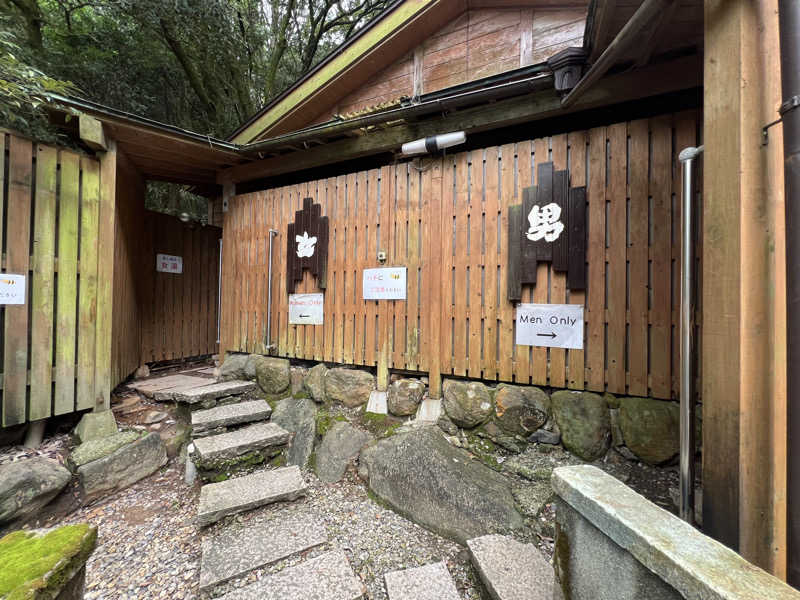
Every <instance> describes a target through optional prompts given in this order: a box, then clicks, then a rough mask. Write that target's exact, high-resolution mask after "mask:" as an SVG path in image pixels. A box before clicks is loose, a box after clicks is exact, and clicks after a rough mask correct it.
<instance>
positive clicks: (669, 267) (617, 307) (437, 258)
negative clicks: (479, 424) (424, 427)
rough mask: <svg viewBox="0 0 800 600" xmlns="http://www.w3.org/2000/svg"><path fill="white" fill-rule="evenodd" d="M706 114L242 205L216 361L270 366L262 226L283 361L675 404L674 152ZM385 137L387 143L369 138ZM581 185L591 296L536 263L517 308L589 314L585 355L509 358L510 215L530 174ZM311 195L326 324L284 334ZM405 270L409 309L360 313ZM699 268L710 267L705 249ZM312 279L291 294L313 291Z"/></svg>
mask: <svg viewBox="0 0 800 600" xmlns="http://www.w3.org/2000/svg"><path fill="white" fill-rule="evenodd" d="M697 118H698V115H697V114H696V113H694V112H689V113H681V114H677V115H665V116H660V117H658V118H653V119H648V120H638V121H632V122H629V123H617V124H613V125H609V126H607V127H598V128H594V129H591V130H589V131H576V132H571V133H568V134H562V135H556V136H552V137H547V138H539V139H534V140H530V141H523V142H519V143H516V144H506V145H503V146H499V147H490V148H485V149H482V150H473V151H471V152H466V153H458V154H454V155H448V156H445V157H437V158H431V157H426V158H422V159H421V160H419V161H413V162H404V163H399V164H396V165H389V166H385V167H383V168H381V169H375V170H370V171H365V172H359V173H351V174H348V175H342V176H339V177H335V178H329V179H322V180H316V181H309V182H306V183H302V184H297V185H291V186H286V187H281V188H276V189H270V190H266V191H261V192H255V193H251V194H245V195H240V196H237V197H235V198H233V199H232V201H231V204H230V208H229V210H228V212H227V213H226V215H225V224H224V248H223V281H222V290H223V298H222V311H223V313H222V325H223V327H222V336H223V340H222V346H221V351H222V350H238V351H247V352H259V353H266V351H267V343H268V341H267V340H266V337H265V335H266V306H267V295H266V294H267V291H266V290H267V270H268V266H267V247H268V239H269V238H268V229H269V228H274V229H277V230H278V232H279V233H280V235H279V236H278V238H276V242H275V244H274V257H273V266H274V269H273V291H274V294H273V311H272V323H273V329H272V340H271V341H272V342H273V343H274V344H276V345H277V354H278V355H280V356H285V357H297V358H303V359H313V360H320V361H321V360H324V361H330V362H335V363H344V364H353V365H376V364H377V363H378V361H379V360H380V359H381V358H382V359H383V360H385V361H386V362H387V366H388V367H389V368H394V369H402V370H410V371H422V372H429V373H430V374H431V376H432V380H433V378H436V376H437V374H442V375H445V376H446V375H448V374H453V375H458V376H468V377H471V378H481V379H487V380H499V381H515V382H520V383H524V384H536V385H545V386H546V385H549V386H553V387H557V388H565V387H566V388H571V389H588V390H596V391H602V390H608V391H611V392H614V393H618V394H631V395H636V396H648V395H649V396H653V397H657V398H669V397H672V396H674V395H676V393H677V364H678V345H677V331H678V330H677V326H678V322H677V315H678V305H679V293H678V292H679V290H678V262H679V256H680V254H679V246H678V239H679V228H680V204H679V199H680V168H679V165H678V163H677V154H678V152H679V151H680V149H682V148H684V147H686V146H689V145H695V144H696V143H697ZM374 135H379V134H377V133H376V134H374ZM546 161H553V162H554V164H555V168H556V169H565V168H567V169H569V171H570V177H571V185H573V186H576V187H577V186H583V185H586V187H587V207H586V210H587V219H588V220H587V222H588V244H587V248H588V250H587V263H588V264H587V267H588V287H587V290H586V292H585V293H584V292H572V293H570V291H569V290H568V289H567V288H566V275H565V274H563V273H555V272H553V271H552V269H551V267H550V266H549V265H547V264H539V266H538V272H537V281H538V284H537V285H536V286H535V287H530V286H528V287H526V288H525V289H523V296H522V299H523V302H537V303H538V302H542V303H543V302H549V303H578V304H585V306H586V311H585V319H586V323H585V344H584V350H563V349H546V348H538V347H535V348H532V347H527V346H516V345H515V344H514V335H515V330H514V328H515V322H514V306H513V305H512V303H510V302H509V301H508V300H507V297H506V289H507V286H506V277H507V266H506V259H507V257H508V238H507V231H508V207H509V205H512V204H519V203H520V202H521V198H522V194H521V190H522V189H523V188H525V187H527V186H530V185H533V184H535V181H534V178H535V176H536V175H535V174H536V166H537V165H538V164H539V163H542V162H546ZM305 197H311V198H313V199H314V201H315V202H318V203H320V204H321V205H322V214H323V215H327V216H328V217H329V219H330V233H329V240H330V241H329V247H328V275H327V285H328V287H327V289H326V290H325V306H324V311H325V312H324V314H325V321H324V325H322V326H311V325H301V326H295V325H289V324H288V307H287V301H288V295H287V291H286V279H285V278H286V275H285V271H286V269H285V268H284V265H285V262H286V251H287V250H286V242H285V236H286V230H287V224H288V223H290V222H291V221H292V220H293V219H294V213H295V211H296V210H299V209H300V208H301V206H302V200H303V198H305ZM379 250H383V251H386V252H387V254H388V261H387V263H386V264H387V265H389V266H391V265H397V266H407V267H408V296H407V301H382V302H375V301H364V300H362V299H361V298H362V291H361V272H362V269H364V268H368V267H375V266H379V265H378V263H377V260H376V256H377V253H378V251H379ZM698 256H699V253H698ZM315 286H316V282H315V281H314V280H313V279H312V278H311V276H310V275H309V274H308V273H306V274H305V278H304V280H303V282H302V283H301V284H298V285H297V286H296V290H295V291H296V292H297V293H302V292H311V291H315V290H316V287H315Z"/></svg>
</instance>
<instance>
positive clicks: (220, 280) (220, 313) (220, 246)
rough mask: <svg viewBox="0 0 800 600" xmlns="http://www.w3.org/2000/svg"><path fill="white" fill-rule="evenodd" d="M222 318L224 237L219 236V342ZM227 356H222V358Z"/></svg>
mask: <svg viewBox="0 0 800 600" xmlns="http://www.w3.org/2000/svg"><path fill="white" fill-rule="evenodd" d="M221 319H222V238H219V273H218V275H217V343H218V344H219V338H220V335H219V334H220V323H221ZM224 358H225V357H224V356H223V357H221V358H220V360H222V359H224Z"/></svg>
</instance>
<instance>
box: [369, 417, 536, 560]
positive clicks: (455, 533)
mask: <svg viewBox="0 0 800 600" xmlns="http://www.w3.org/2000/svg"><path fill="white" fill-rule="evenodd" d="M360 462H361V464H362V465H363V466H365V471H366V474H367V477H368V479H369V487H370V489H371V490H372V492H373V493H374V494H375V495H376V496H378V498H380V499H381V500H382V501H384V502H386V503H387V504H389V505H390V506H391V507H392V508H393V509H394V510H396V511H397V512H399V513H400V514H402V515H404V516H406V517H407V518H409V519H411V520H412V521H414V522H415V523H418V524H420V525H422V526H423V527H426V528H427V529H430V530H431V531H435V532H436V533H439V534H440V535H443V536H445V537H448V538H450V539H453V540H455V541H457V542H458V543H460V544H464V543H466V541H467V540H468V539H471V538H474V537H478V536H481V535H486V534H489V533H502V532H507V531H511V530H515V529H521V528H522V527H523V526H524V523H523V519H522V516H521V515H520V514H519V513H518V512H517V509H516V508H515V506H514V498H513V496H512V494H511V487H510V485H509V483H508V481H507V480H506V479H505V477H503V476H502V475H500V474H499V473H497V472H495V471H493V470H492V469H490V468H489V467H487V466H485V465H484V464H483V463H481V462H479V461H476V460H474V459H473V458H472V457H471V456H470V455H469V454H467V453H466V452H465V451H463V450H460V449H458V448H456V447H454V446H452V445H451V444H450V443H448V442H447V440H445V438H444V436H443V435H442V433H441V432H440V430H439V429H438V428H437V427H422V428H418V429H413V430H411V431H409V432H408V433H401V434H396V435H393V436H392V437H390V438H387V439H385V440H382V441H380V442H378V443H377V444H375V445H373V446H370V447H368V448H367V449H366V450H364V451H363V452H362V453H361V459H360Z"/></svg>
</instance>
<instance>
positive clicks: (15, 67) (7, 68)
mask: <svg viewBox="0 0 800 600" xmlns="http://www.w3.org/2000/svg"><path fill="white" fill-rule="evenodd" d="M75 91H76V89H75V87H74V86H73V85H72V84H71V83H69V82H67V81H62V80H59V79H54V78H52V77H49V76H48V75H46V74H45V73H43V72H42V71H40V70H39V69H37V68H35V67H34V66H32V65H31V64H30V63H29V60H28V58H27V57H26V52H25V51H24V50H23V48H22V47H21V46H20V45H19V44H18V43H17V38H16V36H15V35H14V33H13V32H12V31H10V30H9V28H8V20H7V19H1V18H0V123H2V124H4V125H5V126H6V127H9V128H11V129H17V130H22V131H25V132H28V133H30V134H31V135H33V136H34V137H37V138H40V139H41V138H42V137H49V136H48V135H47V134H46V133H45V131H46V128H45V127H44V126H43V124H42V115H43V108H44V105H45V103H46V102H48V100H49V99H50V97H51V94H69V93H73V92H75Z"/></svg>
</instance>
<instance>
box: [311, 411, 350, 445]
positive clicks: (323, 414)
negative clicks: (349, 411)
mask: <svg viewBox="0 0 800 600" xmlns="http://www.w3.org/2000/svg"><path fill="white" fill-rule="evenodd" d="M314 420H315V422H316V430H317V437H318V438H323V437H325V434H326V433H328V430H329V429H330V428H331V426H332V425H333V424H334V423H336V422H337V421H347V417H345V416H344V415H334V414H331V412H330V411H329V410H328V409H327V408H324V407H323V408H319V409H318V410H317V415H316V417H315V418H314Z"/></svg>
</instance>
